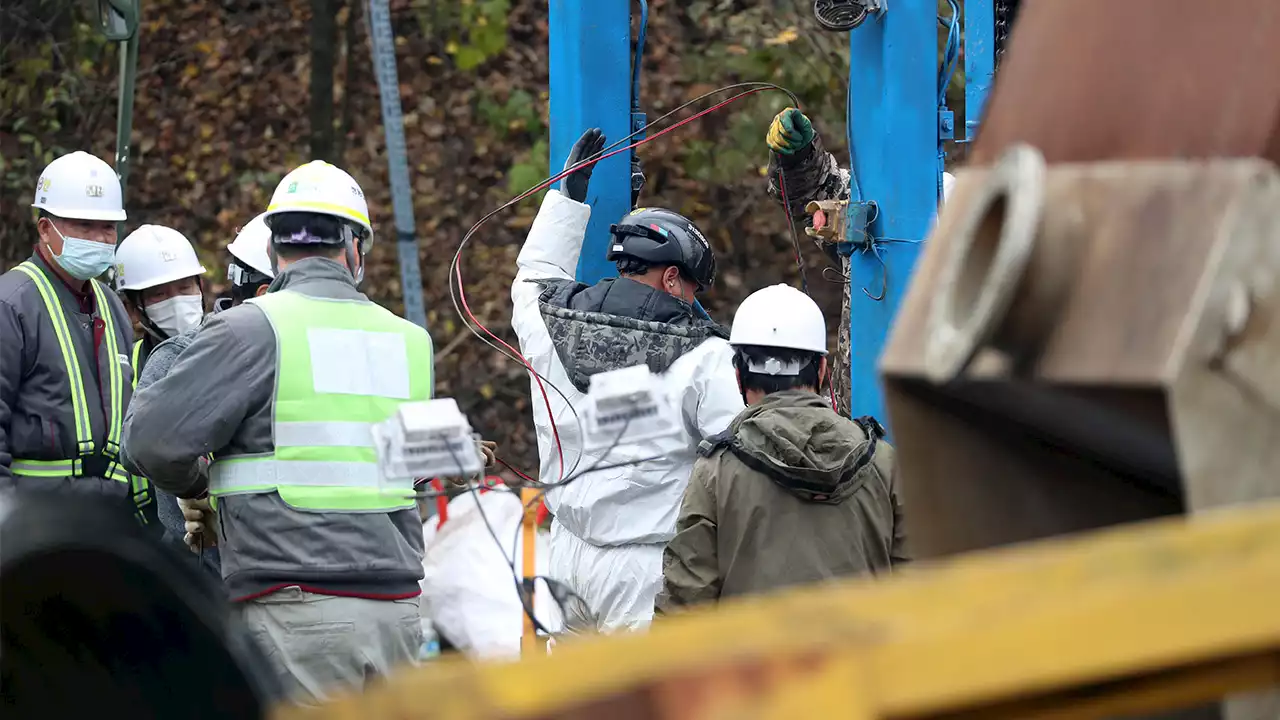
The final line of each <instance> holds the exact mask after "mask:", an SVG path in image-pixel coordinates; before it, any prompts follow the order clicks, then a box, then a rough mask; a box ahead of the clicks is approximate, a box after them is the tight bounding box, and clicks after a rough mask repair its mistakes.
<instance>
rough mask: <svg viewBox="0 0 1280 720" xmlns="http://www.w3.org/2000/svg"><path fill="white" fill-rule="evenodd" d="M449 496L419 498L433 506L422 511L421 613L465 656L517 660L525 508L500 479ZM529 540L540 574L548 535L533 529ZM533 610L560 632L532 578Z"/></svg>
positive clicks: (551, 606)
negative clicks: (428, 512) (534, 532)
mask: <svg viewBox="0 0 1280 720" xmlns="http://www.w3.org/2000/svg"><path fill="white" fill-rule="evenodd" d="M433 482H434V483H435V485H434V489H435V490H436V491H437V492H443V489H442V486H441V485H440V484H439V482H438V481H433ZM449 495H451V496H452V499H450V498H449V497H448V496H444V495H442V496H440V497H437V498H436V499H435V500H434V501H424V502H432V503H433V505H434V510H435V514H434V515H432V516H430V517H426V516H425V515H426V513H425V512H424V513H423V515H424V517H423V524H422V537H423V545H424V547H425V548H426V553H425V554H424V556H423V559H422V570H423V578H422V617H423V619H424V620H426V621H428V622H429V623H430V626H431V629H432V630H434V632H435V634H436V635H437V636H438V637H439V638H440V641H441V645H442V646H445V647H452V648H453V649H455V650H458V651H459V652H462V653H463V654H465V655H466V656H467V657H470V658H473V659H477V660H489V659H512V660H514V659H518V658H519V657H520V641H521V636H522V635H523V632H524V609H523V608H522V607H521V606H520V596H519V595H518V593H517V590H516V582H517V580H516V576H517V575H522V574H523V566H522V560H523V557H524V537H523V533H522V532H520V524H521V520H522V519H523V517H524V506H523V505H522V504H521V503H520V498H519V496H518V495H517V494H515V493H514V492H512V491H510V490H508V489H507V488H506V487H504V486H503V485H501V483H496V484H490V486H489V487H483V488H480V489H477V490H472V489H466V488H453V489H451V490H449ZM486 521H487V522H488V525H487V526H486ZM490 528H492V529H493V533H492V534H490V532H489V529H490ZM495 535H496V536H497V538H498V541H499V542H501V546H499V544H498V542H495V541H494V536H495ZM535 537H536V542H535V550H534V563H535V566H534V567H535V572H536V573H537V574H538V575H540V576H545V575H546V573H547V565H548V563H547V553H548V547H549V545H550V536H549V535H548V534H547V533H545V532H538V533H537V535H536V536H535ZM513 564H514V567H513ZM533 607H534V616H535V617H536V618H537V619H538V622H539V623H540V624H541V625H542V626H543V628H545V630H546V631H547V632H552V633H557V632H560V629H561V625H562V623H563V618H562V617H561V614H560V609H559V607H557V606H556V603H555V600H554V598H552V596H551V593H550V592H549V591H548V589H547V587H546V584H545V583H542V582H539V583H537V589H536V590H535V592H534V601H533Z"/></svg>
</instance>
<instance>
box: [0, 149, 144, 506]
mask: <svg viewBox="0 0 1280 720" xmlns="http://www.w3.org/2000/svg"><path fill="white" fill-rule="evenodd" d="M34 200H35V202H34V203H32V207H34V208H35V209H36V212H37V215H38V217H37V219H36V223H35V225H36V227H35V230H36V233H37V234H38V235H39V241H38V242H37V244H36V247H35V252H33V253H32V255H31V258H30V259H28V260H27V261H25V262H23V263H22V264H20V265H18V266H17V267H15V268H14V269H12V270H10V271H9V272H7V273H4V274H3V275H0V489H11V488H17V489H20V490H37V491H38V490H68V491H71V492H77V493H92V494H96V495H99V496H100V497H101V498H102V501H103V504H104V505H106V506H113V507H116V508H120V509H122V510H126V511H127V510H130V509H136V510H137V511H138V512H139V515H140V516H142V518H143V519H144V521H145V520H146V519H147V516H148V515H149V514H150V513H153V512H154V503H152V502H151V501H150V493H149V491H148V490H147V487H146V485H145V481H143V480H142V479H140V478H134V477H131V476H130V475H129V474H128V473H126V472H125V471H124V468H123V467H122V466H121V464H120V458H119V448H120V426H121V420H122V419H123V417H124V412H125V407H126V406H127V405H128V403H129V397H130V394H131V391H130V385H131V383H132V380H133V375H132V371H131V369H130V365H129V349H130V347H131V346H132V345H133V327H132V324H131V322H130V320H129V315H128V314H127V313H126V312H125V309H124V306H123V305H122V304H121V303H120V299H119V298H117V297H116V296H115V293H113V292H111V291H110V289H108V288H107V287H106V286H105V285H103V284H102V283H101V282H99V281H98V280H97V279H96V278H97V277H98V276H100V275H102V274H103V273H104V272H106V270H107V268H109V267H110V266H111V259H112V257H113V255H114V253H115V245H116V223H117V222H119V221H122V220H124V219H125V212H124V208H123V206H122V205H121V193H120V183H119V181H118V180H117V179H116V175H115V171H114V170H112V169H111V166H110V165H108V164H107V163H105V162H103V161H102V160H101V159H99V158H97V157H94V156H93V155H90V154H88V153H85V152H74V153H71V154H68V155H63V156H62V157H60V158H58V159H56V160H54V161H53V162H51V163H49V166H48V167H46V168H45V170H44V172H43V173H41V174H40V179H39V180H38V181H37V182H36V191H35V198H34ZM130 500H132V501H133V502H134V503H136V505H135V508H130V506H129V504H128V503H129V501H130Z"/></svg>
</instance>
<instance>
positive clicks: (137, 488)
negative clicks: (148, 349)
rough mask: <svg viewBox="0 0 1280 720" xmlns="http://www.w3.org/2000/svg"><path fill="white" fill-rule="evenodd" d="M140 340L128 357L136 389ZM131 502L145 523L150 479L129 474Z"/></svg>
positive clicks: (152, 495)
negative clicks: (136, 507)
mask: <svg viewBox="0 0 1280 720" xmlns="http://www.w3.org/2000/svg"><path fill="white" fill-rule="evenodd" d="M142 343H143V341H142V340H138V341H136V342H134V343H133V355H132V356H131V357H130V359H129V367H131V368H133V389H134V390H137V389H138V377H139V376H141V375H142ZM130 478H131V485H132V493H133V503H134V504H135V505H137V506H138V519H139V520H140V521H142V523H143V524H144V525H145V524H146V523H147V522H148V520H147V515H146V514H145V512H146V509H147V507H148V506H149V505H150V504H151V503H153V502H155V494H154V493H152V492H151V481H150V480H148V479H146V478H145V477H143V476H141V475H131V476H130Z"/></svg>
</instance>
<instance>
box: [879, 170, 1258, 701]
mask: <svg viewBox="0 0 1280 720" xmlns="http://www.w3.org/2000/svg"><path fill="white" fill-rule="evenodd" d="M996 172H997V171H996V170H994V169H986V168H975V169H970V170H968V171H965V172H963V173H961V174H959V176H958V181H957V185H956V189H955V193H954V195H953V196H952V198H951V200H950V201H949V202H948V204H947V205H946V206H945V207H944V208H943V210H942V215H941V217H940V218H939V224H938V227H937V229H936V231H935V233H934V234H933V235H932V236H931V237H930V239H929V242H928V244H927V245H926V248H925V254H924V256H923V257H922V259H921V262H920V264H919V266H918V268H917V271H916V273H915V276H914V277H913V279H912V285H911V288H910V290H909V292H908V294H907V297H906V298H905V300H904V303H903V306H902V310H901V312H900V313H899V315H898V318H897V322H896V324H895V327H894V329H893V334H892V337H891V339H890V342H889V344H888V346H887V348H886V352H885V355H884V358H883V360H882V363H881V368H882V371H883V374H884V385H885V395H886V404H887V406H888V408H889V414H890V417H891V420H892V421H893V426H894V433H895V438H894V439H895V444H896V445H897V448H898V450H899V454H898V458H899V473H900V478H901V486H902V493H903V497H904V502H905V505H906V507H908V508H910V511H909V512H908V513H907V526H908V531H907V535H908V537H909V538H910V544H911V550H912V552H913V553H914V554H917V555H919V556H921V557H938V556H946V555H950V554H953V553H958V552H966V551H972V550H977V549H982V548H989V547H994V546H999V545H1003V544H1008V543H1013V542H1021V541H1025V540H1030V539H1035V538H1043V537H1049V536H1052V535H1057V534H1062V533H1069V532H1078V531H1082V530H1087V529H1090V528H1096V527H1102V526H1106V525H1111V524H1116V523H1124V522H1133V521H1136V520H1140V519H1143V518H1150V517H1157V516H1164V515H1174V514H1183V513H1195V512H1198V511H1201V510H1204V509H1206V508H1213V507H1218V506H1222V505H1229V504H1238V503H1247V502H1252V501H1257V500H1260V499H1264V498H1271V497H1276V496H1280V475H1277V474H1276V472H1275V468H1276V467H1280V443H1277V442H1276V441H1275V439H1276V438H1277V437H1280V375H1277V374H1276V372H1275V367H1277V365H1280V323H1277V322H1275V321H1274V318H1277V317H1280V280H1278V278H1280V243H1277V242H1276V239H1275V238H1276V230H1275V229H1276V227H1277V226H1278V225H1280V211H1278V210H1277V208H1280V172H1277V169H1276V167H1275V166H1274V165H1273V164H1272V163H1270V162H1267V161H1264V160H1259V159H1217V160H1207V161H1172V160H1167V161H1166V160H1161V161H1116V162H1098V163H1064V164H1058V165H1050V166H1049V167H1048V170H1047V172H1046V175H1045V201H1044V205H1043V213H1042V215H1041V217H1040V218H1039V221H1038V223H1037V224H1036V230H1035V232H1036V236H1035V239H1034V241H1032V242H1031V243H1030V245H1031V250H1030V257H1029V259H1028V260H1027V262H1026V265H1025V267H1024V268H1023V269H1022V271H1021V277H1020V279H1016V275H1017V274H1016V273H1008V274H1005V275H1001V274H1000V273H999V272H998V271H997V272H995V273H994V276H995V277H994V278H993V280H994V281H996V282H999V283H1002V284H1001V285H999V286H997V287H994V288H993V287H988V286H984V283H985V282H986V280H984V278H987V277H988V276H991V275H993V272H992V271H991V266H990V265H989V264H987V263H985V261H984V259H983V258H984V257H986V256H990V257H996V256H998V255H999V253H1000V250H1001V248H1000V245H999V243H1000V242H1003V241H1004V240H1003V239H1002V240H997V241H992V242H993V243H994V244H993V246H992V247H991V248H990V250H989V251H988V252H987V253H986V254H985V255H984V253H977V254H973V253H969V252H965V247H966V246H973V245H976V244H979V243H981V242H983V241H982V240H981V238H980V237H978V235H980V234H981V233H983V232H984V231H983V230H982V229H981V223H978V224H976V225H975V223H974V222H973V220H972V218H974V217H977V216H982V214H983V213H985V212H986V208H987V207H989V206H990V205H989V203H988V202H986V201H985V200H984V198H987V197H989V196H990V194H991V193H992V192H993V190H992V188H995V187H999V186H1000V185H999V181H998V180H997V179H995V178H993V175H995V173H996ZM975 228H977V231H976V232H975ZM1004 236H1007V233H1003V231H1002V232H987V234H986V237H988V238H990V237H996V238H1002V237H1004ZM1014 240H1015V241H1017V238H1016V237H1015V238H1014ZM957 246H959V247H957ZM1016 249H1017V248H1016ZM1018 251H1019V252H1021V249H1018ZM1007 252H1008V251H1006V253H1007ZM966 264H968V265H971V266H972V267H970V268H968V269H966V268H965V267H963V266H964V265H966ZM966 275H967V276H969V277H973V278H978V279H979V281H978V282H976V283H975V284H974V286H973V288H975V289H974V290H973V292H972V294H973V295H974V296H981V295H982V294H983V293H984V292H985V293H988V294H991V293H996V294H1000V295H1001V299H1002V300H1008V304H1007V312H1005V313H1003V314H1001V313H991V314H989V315H988V316H985V317H983V318H982V321H983V322H982V324H981V325H980V326H975V327H978V328H979V329H980V330H981V332H978V331H976V330H975V331H974V332H973V333H971V334H970V335H968V336H967V338H968V339H970V340H972V341H973V346H970V347H965V348H964V350H965V351H966V353H969V352H972V354H971V355H962V359H968V358H969V357H971V358H972V362H971V363H970V364H969V365H968V367H967V369H963V371H961V372H958V374H957V375H951V374H950V373H949V372H946V371H942V372H940V371H939V370H938V368H937V367H936V366H934V367H931V366H930V365H929V363H930V361H931V358H930V353H929V347H930V345H931V344H933V343H936V342H937V340H936V337H937V330H936V328H937V327H938V326H939V324H940V321H939V319H938V318H939V317H940V312H941V311H939V310H938V307H939V304H942V305H944V306H946V305H947V304H948V303H950V304H951V307H952V311H953V312H955V313H956V317H958V318H961V319H962V320H963V319H966V318H968V316H967V315H965V311H964V307H966V306H965V305H964V304H963V302H957V300H956V298H957V297H960V298H963V297H965V294H964V293H965V292H969V291H968V290H965V291H964V292H961V290H963V288H961V290H958V289H957V288H956V287H955V285H954V284H952V283H951V281H949V280H947V279H946V278H963V277H965V276H966ZM1015 279H1016V282H1015ZM1009 288H1016V289H1014V290H1012V291H1010V290H1009ZM941 317H943V318H944V319H945V318H946V315H945V313H943V314H942V315H941ZM942 324H943V325H944V328H945V326H946V323H942ZM975 348H976V350H975ZM949 369H950V368H947V369H946V370H949ZM939 379H941V380H945V381H946V382H945V383H944V384H941V385H939V384H936V383H935V382H934V380H939ZM1258 702H1261V703H1271V704H1270V705H1269V709H1268V711H1267V712H1266V713H1260V712H1254V711H1245V712H1242V713H1241V712H1239V710H1240V705H1239V704H1238V703H1237V701H1236V700H1234V699H1233V700H1232V702H1231V703H1230V704H1229V705H1230V708H1229V711H1228V715H1227V717H1230V718H1236V717H1250V718H1252V717H1273V716H1276V714H1275V713H1276V712H1280V699H1278V698H1271V699H1270V700H1260V701H1258ZM1251 712H1252V714H1250V713H1251Z"/></svg>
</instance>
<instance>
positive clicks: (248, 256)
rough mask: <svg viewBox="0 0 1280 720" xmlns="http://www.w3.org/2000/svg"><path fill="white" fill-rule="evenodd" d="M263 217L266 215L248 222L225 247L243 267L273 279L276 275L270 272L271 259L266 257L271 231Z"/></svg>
mask: <svg viewBox="0 0 1280 720" xmlns="http://www.w3.org/2000/svg"><path fill="white" fill-rule="evenodd" d="M265 217H266V213H263V214H261V215H259V216H258V217H256V218H254V219H252V220H250V221H249V224H248V225H245V226H244V227H243V228H241V229H240V234H238V235H236V239H235V240H232V241H231V244H230V245H227V250H228V251H229V252H230V253H231V254H232V255H233V256H235V258H236V259H237V260H239V261H240V262H242V263H244V264H245V265H248V266H249V267H251V268H253V269H254V270H257V271H258V272H260V273H262V274H263V275H266V276H267V277H269V278H274V277H275V276H276V274H275V273H274V272H273V271H272V270H271V257H270V256H269V255H267V246H268V245H270V244H271V229H270V228H268V227H267V223H266V222H265V221H264V220H263V218H265Z"/></svg>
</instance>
